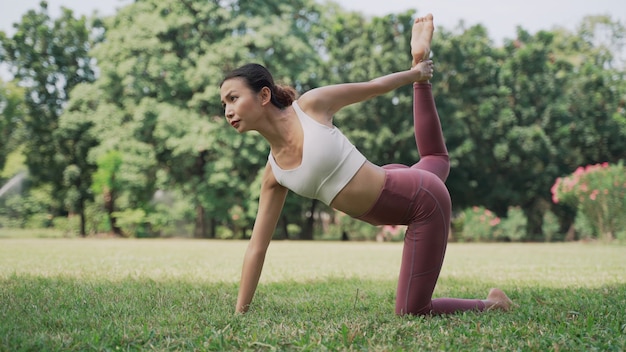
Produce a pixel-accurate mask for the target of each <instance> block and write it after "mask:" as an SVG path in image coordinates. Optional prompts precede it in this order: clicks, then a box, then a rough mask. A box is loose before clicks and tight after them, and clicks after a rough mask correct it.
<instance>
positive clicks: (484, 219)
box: [459, 207, 501, 242]
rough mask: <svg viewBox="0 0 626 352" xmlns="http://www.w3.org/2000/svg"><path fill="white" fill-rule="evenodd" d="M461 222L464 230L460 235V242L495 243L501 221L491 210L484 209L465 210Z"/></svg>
mask: <svg viewBox="0 0 626 352" xmlns="http://www.w3.org/2000/svg"><path fill="white" fill-rule="evenodd" d="M460 218H461V219H459V221H462V223H463V229H462V230H461V233H460V235H459V240H460V241H475V242H480V241H493V240H495V239H496V238H497V237H498V235H499V234H498V225H499V224H500V221H501V219H500V218H499V217H498V216H496V214H494V213H493V212H492V211H491V210H489V209H486V208H484V207H472V208H468V209H465V211H463V213H462V214H461V215H460Z"/></svg>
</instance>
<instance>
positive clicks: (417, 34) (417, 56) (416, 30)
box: [411, 13, 435, 67]
mask: <svg viewBox="0 0 626 352" xmlns="http://www.w3.org/2000/svg"><path fill="white" fill-rule="evenodd" d="M434 31H435V25H434V23H433V15H432V14H430V13H429V14H428V15H426V16H425V17H419V18H417V19H416V20H415V22H414V23H413V29H412V30H411V56H413V65H411V67H414V66H415V65H417V64H418V63H420V62H421V61H424V60H426V59H428V56H429V55H430V42H431V41H432V40H433V32H434Z"/></svg>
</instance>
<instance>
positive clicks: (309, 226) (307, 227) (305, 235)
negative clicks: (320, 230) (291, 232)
mask: <svg viewBox="0 0 626 352" xmlns="http://www.w3.org/2000/svg"><path fill="white" fill-rule="evenodd" d="M316 207H317V199H312V200H311V208H310V209H309V216H308V217H307V218H306V221H305V222H304V227H303V228H302V233H301V234H300V239H301V240H312V239H313V225H314V224H315V208H316Z"/></svg>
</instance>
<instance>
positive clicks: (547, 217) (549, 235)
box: [541, 210, 564, 242]
mask: <svg viewBox="0 0 626 352" xmlns="http://www.w3.org/2000/svg"><path fill="white" fill-rule="evenodd" d="M560 230H561V225H560V224H559V218H558V217H557V216H556V215H554V213H553V212H551V211H549V210H548V211H547V212H545V213H544V214H543V223H542V225H541V231H542V232H543V238H545V240H546V242H552V241H562V240H563V239H564V236H563V234H562V233H561V231H560Z"/></svg>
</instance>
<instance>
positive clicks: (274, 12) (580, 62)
mask: <svg viewBox="0 0 626 352" xmlns="http://www.w3.org/2000/svg"><path fill="white" fill-rule="evenodd" d="M122 5H123V6H122ZM424 10H425V9H424ZM429 10H430V9H429ZM422 11H423V10H422V9H421V8H419V11H417V12H416V11H415V10H414V9H409V10H405V11H398V12H395V13H394V12H392V13H388V14H383V15H371V14H364V13H361V12H354V11H350V10H348V9H344V8H342V7H341V6H339V5H337V4H333V3H317V2H313V1H304V0H303V1H292V2H287V3H283V2H279V1H264V2H258V1H234V2H201V1H180V2H176V1H162V2H156V1H136V2H133V3H126V4H122V3H120V7H119V9H117V10H116V11H115V12H114V13H112V14H110V15H107V16H99V15H97V14H96V15H94V16H89V17H85V16H84V15H77V14H75V13H73V12H72V10H70V9H62V10H61V11H58V9H54V10H52V9H48V6H47V5H46V4H45V3H41V5H39V6H37V7H35V8H33V9H32V10H31V11H29V12H27V13H24V15H23V17H21V18H20V19H19V21H17V22H16V24H15V26H14V27H13V28H12V29H11V30H6V31H5V32H3V33H2V34H1V35H0V40H1V45H2V46H1V49H0V61H1V62H2V65H3V67H4V69H5V70H6V71H7V72H8V75H5V76H10V77H11V79H6V80H3V82H2V83H1V85H0V100H1V102H2V104H0V107H2V120H1V121H0V133H1V135H2V139H1V141H2V142H1V144H0V169H1V170H2V172H1V173H0V184H1V185H2V189H1V190H0V230H2V231H4V232H5V233H9V235H6V236H11V235H10V233H18V232H19V231H18V230H20V229H26V230H32V229H48V230H51V231H54V233H55V234H61V235H62V236H77V235H80V236H89V235H98V234H103V233H108V234H113V235H115V236H120V237H196V238H219V239H238V238H246V237H247V236H249V234H250V232H251V227H252V225H253V223H254V218H255V214H256V206H257V200H258V194H259V188H260V184H259V182H260V172H259V171H260V170H261V169H262V168H263V166H264V165H265V162H266V159H267V154H268V151H269V150H268V146H267V144H266V143H265V142H264V141H263V140H262V138H261V137H260V136H258V135H256V134H246V135H238V134H237V133H236V132H235V131H233V130H232V129H231V128H228V125H227V124H226V123H225V122H224V119H223V117H222V116H223V111H222V108H221V104H220V99H219V91H218V85H219V82H220V80H221V77H223V74H224V73H225V72H226V71H228V70H230V69H232V68H235V67H237V66H239V65H240V64H243V63H246V62H251V61H254V62H259V63H262V64H265V65H267V66H268V67H269V68H270V70H271V71H273V72H274V74H275V78H276V79H277V80H278V81H279V82H282V83H285V84H290V85H293V86H294V87H296V89H297V90H298V91H299V92H304V91H306V90H308V89H310V88H313V87H317V86H320V85H324V84H332V83H340V82H348V81H362V80H369V79H371V78H374V77H377V76H380V75H384V74H387V73H390V72H394V71H399V70H403V69H406V68H407V62H409V61H410V56H409V45H408V44H409V38H410V24H411V22H412V20H413V18H414V16H415V15H416V14H423V13H422ZM51 13H55V14H56V15H55V16H52V15H51ZM612 15H613V14H611V13H606V12H605V13H603V14H589V16H587V17H583V18H580V20H579V22H577V23H576V24H575V25H572V24H571V23H570V27H558V26H556V27H553V28H546V29H540V30H537V31H532V32H531V31H529V30H527V29H525V28H523V27H522V26H517V27H515V28H514V34H513V35H512V36H510V37H501V36H498V39H493V38H492V37H491V35H492V34H491V33H490V32H489V31H488V30H487V28H486V27H484V26H483V25H481V24H480V23H478V24H471V25H466V24H465V23H464V22H459V23H458V24H457V25H456V26H451V27H444V26H439V25H438V26H437V30H436V34H435V38H434V42H433V48H432V49H433V55H432V56H433V60H434V61H435V62H436V68H437V73H436V76H435V78H434V79H433V85H434V88H433V90H434V94H435V97H436V102H437V106H438V111H439V114H440V116H441V120H442V125H443V129H444V135H445V137H446V141H447V145H448V148H449V150H450V157H451V163H452V171H451V175H450V178H449V180H448V183H447V184H448V187H449V189H450V193H451V195H452V199H453V204H454V210H455V218H454V223H453V232H452V233H451V238H452V240H458V241H561V240H578V239H595V238H600V239H603V240H607V241H611V240H613V239H616V238H622V239H623V238H624V236H625V234H624V230H625V225H624V222H625V221H626V220H625V219H623V218H624V217H623V215H622V214H623V212H624V209H625V203H626V195H625V192H626V191H625V189H626V176H624V174H625V173H624V172H623V171H624V167H623V163H622V160H623V159H624V156H625V154H626V138H625V136H626V110H625V109H626V83H625V81H624V72H625V71H624V69H625V67H626V66H625V64H624V63H625V61H624V60H625V56H624V44H625V41H626V39H625V36H626V30H625V28H624V26H623V24H622V22H620V20H619V17H618V18H614V17H612ZM511 23H512V24H511V27H514V25H513V23H515V20H514V19H512V20H511ZM411 109H412V96H411V90H410V87H405V88H402V89H398V90H397V91H395V92H392V93H389V94H388V95H386V96H383V97H380V98H377V99H374V100H371V101H368V102H364V103H362V104H357V105H355V106H351V107H349V108H347V109H345V110H344V111H342V112H340V113H339V114H337V116H336V119H335V123H336V125H338V126H339V127H340V128H342V129H343V130H344V131H345V133H346V134H347V136H348V137H349V138H350V139H351V140H352V141H353V142H354V143H355V145H356V146H357V147H358V148H359V149H360V150H361V151H362V152H363V153H364V154H365V155H367V156H368V157H369V159H370V160H371V161H373V162H374V163H378V164H385V163H389V162H395V163H405V164H413V163H414V162H415V161H416V160H418V155H417V152H416V150H415V147H414V140H413V136H412V133H413V132H412V127H411V123H412V121H411V119H410V116H411V113H412V112H411ZM8 229H11V230H10V231H12V232H10V231H9V230H8ZM15 231H18V232H15ZM42 233H43V232H42ZM275 237H276V238H282V239H305V240H306V239H352V240H373V239H382V240H397V239H401V238H402V233H401V229H397V228H376V227H372V226H369V225H365V224H361V223H358V222H356V221H354V220H352V219H350V218H349V217H346V216H343V215H342V214H340V213H337V212H334V211H333V210H332V209H329V208H328V207H326V206H325V205H323V204H322V203H320V202H318V201H315V200H309V199H304V198H301V197H298V196H296V195H293V194H290V196H289V197H288V199H287V202H286V206H285V208H284V211H283V214H282V216H281V218H280V221H279V226H278V228H277V231H276V234H275Z"/></svg>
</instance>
